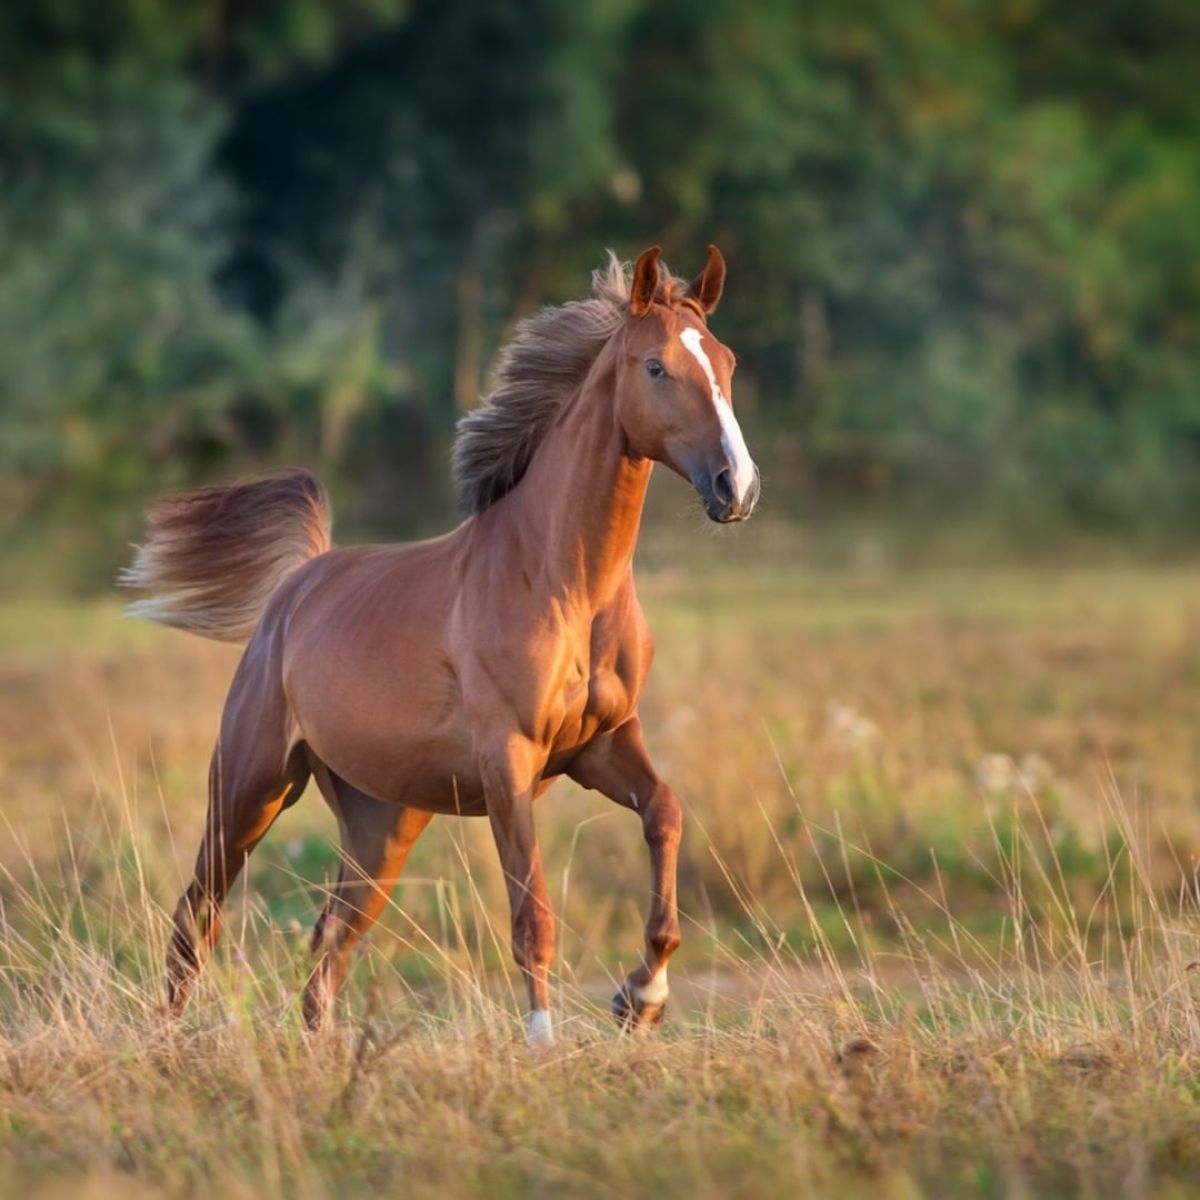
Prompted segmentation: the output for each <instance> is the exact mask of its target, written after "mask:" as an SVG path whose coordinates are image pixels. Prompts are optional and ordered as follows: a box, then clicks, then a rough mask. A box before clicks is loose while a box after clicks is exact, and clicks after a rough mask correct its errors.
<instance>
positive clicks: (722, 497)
mask: <svg viewBox="0 0 1200 1200" xmlns="http://www.w3.org/2000/svg"><path fill="white" fill-rule="evenodd" d="M696 490H697V491H698V492H699V493H700V498H701V500H703V501H704V511H705V513H706V514H707V515H708V519H709V520H710V521H716V522H717V524H718V525H729V524H731V523H732V522H734V521H744V520H745V519H746V518H747V517H748V516H750V514H751V513H752V512H754V506H755V505H756V504H757V503H758V497H759V493H760V492H761V491H762V477H761V476H760V475H759V473H758V468H757V467H755V468H754V479H753V480H752V481H751V484H750V486H749V487H748V488H747V489H746V492H745V494H744V495H742V496H737V495H736V494H735V489H734V480H733V471H732V470H731V469H730V468H729V467H728V466H725V467H722V468H721V470H719V471H718V472H717V473H716V474H715V475H714V476H713V477H712V480H711V481H710V483H709V484H708V486H707V487H697V489H696Z"/></svg>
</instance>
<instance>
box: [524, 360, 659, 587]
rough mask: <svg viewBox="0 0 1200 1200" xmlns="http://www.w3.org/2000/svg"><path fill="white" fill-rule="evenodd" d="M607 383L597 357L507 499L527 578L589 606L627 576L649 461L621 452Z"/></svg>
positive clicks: (607, 372)
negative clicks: (527, 562) (526, 559)
mask: <svg viewBox="0 0 1200 1200" xmlns="http://www.w3.org/2000/svg"><path fill="white" fill-rule="evenodd" d="M614 384H615V372H614V371H613V370H612V369H611V366H610V367H608V368H607V369H606V368H605V367H604V364H603V363H598V364H597V370H595V371H593V372H592V374H591V375H590V376H589V378H588V380H587V382H586V383H585V384H584V385H583V387H582V388H581V389H580V391H579V393H578V394H577V395H575V396H574V397H573V398H572V399H571V400H570V401H568V402H567V404H566V406H565V407H564V410H563V412H562V414H561V416H560V417H559V418H558V419H557V420H556V421H555V423H554V425H553V426H552V427H551V428H550V430H549V432H548V433H547V434H546V437H545V439H544V440H543V442H542V444H541V445H540V446H539V447H538V449H537V451H536V453H535V454H534V458H533V461H532V462H531V463H530V465H529V470H528V471H527V472H526V475H525V478H524V479H522V481H521V483H520V484H519V485H518V487H517V491H516V494H514V496H513V499H514V500H515V501H517V503H516V504H514V505H513V506H512V507H513V515H514V517H515V518H516V519H517V520H519V521H520V522H521V532H522V537H521V539H520V541H521V544H522V546H523V548H524V551H525V553H527V554H529V555H531V556H533V557H534V558H535V559H536V562H535V563H534V564H532V565H533V566H534V570H533V571H531V572H530V575H531V577H538V576H540V577H541V578H543V579H544V580H546V582H547V583H548V585H549V587H550V589H551V590H552V591H553V592H554V593H555V594H558V595H562V594H565V593H570V594H571V595H572V596H573V597H575V598H576V599H578V600H585V601H586V602H587V603H588V604H589V605H590V606H591V607H592V608H593V609H596V608H600V607H603V606H604V605H605V604H606V603H608V602H609V601H610V600H611V599H612V598H613V596H614V595H615V594H616V592H617V590H618V589H619V588H620V587H621V585H622V584H623V583H624V582H625V581H626V580H627V579H628V577H629V568H630V564H631V563H632V561H633V552H634V549H635V548H636V546H637V538H638V531H639V528H640V526H641V518H642V506H643V504H644V503H645V499H646V487H647V485H648V483H649V481H650V470H651V466H652V464H651V463H650V462H649V461H648V460H646V459H632V458H630V457H629V456H628V455H627V454H626V453H625V444H624V436H623V434H622V432H621V427H620V424H619V423H618V421H617V418H616V412H615V403H616V397H615V395H614ZM526 533H528V536H525V535H526Z"/></svg>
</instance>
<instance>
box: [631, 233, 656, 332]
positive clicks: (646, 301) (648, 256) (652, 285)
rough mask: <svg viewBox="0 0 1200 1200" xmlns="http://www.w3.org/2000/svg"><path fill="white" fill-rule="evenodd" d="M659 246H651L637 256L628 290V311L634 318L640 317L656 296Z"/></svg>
mask: <svg viewBox="0 0 1200 1200" xmlns="http://www.w3.org/2000/svg"><path fill="white" fill-rule="evenodd" d="M661 255H662V247H661V246H651V247H650V249H649V250H643V251H642V252H641V254H640V255H638V260H637V263H636V264H635V266H634V268H633V283H632V284H631V285H630V288H629V311H630V313H631V314H632V315H633V316H635V317H640V316H642V314H643V313H645V312H646V311H647V310H648V309H649V307H650V305H652V304H653V303H654V297H655V296H656V295H657V294H658V260H659V258H660V257H661Z"/></svg>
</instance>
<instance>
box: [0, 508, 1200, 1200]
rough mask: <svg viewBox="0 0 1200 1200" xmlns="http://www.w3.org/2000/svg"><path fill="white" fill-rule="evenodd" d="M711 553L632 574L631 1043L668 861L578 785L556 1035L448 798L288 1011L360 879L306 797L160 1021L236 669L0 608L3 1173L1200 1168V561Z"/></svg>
mask: <svg viewBox="0 0 1200 1200" xmlns="http://www.w3.org/2000/svg"><path fill="white" fill-rule="evenodd" d="M757 536H758V537H759V538H760V539H767V538H769V536H770V534H769V531H766V532H764V533H762V534H759V535H757ZM727 549H728V543H725V544H722V545H718V544H716V543H714V544H713V545H712V546H710V547H705V548H704V557H703V558H701V559H700V560H698V561H695V562H694V564H693V566H692V567H691V568H689V570H688V571H687V572H675V571H668V570H663V571H659V572H657V573H650V574H648V575H647V576H646V578H645V582H644V599H645V602H646V604H647V608H648V609H649V610H650V616H651V621H652V624H653V626H654V628H655V631H656V634H657V636H658V641H659V658H658V663H657V666H656V672H655V677H654V682H653V686H652V690H651V692H650V694H649V695H648V697H647V700H646V704H645V706H644V713H645V717H646V720H647V725H648V728H649V736H650V740H651V745H652V747H653V748H654V749H655V751H656V754H657V756H658V758H659V760H660V764H661V766H662V768H663V769H664V771H665V772H666V773H668V774H669V775H670V777H671V779H672V781H673V782H674V784H675V785H676V788H677V790H678V791H679V792H680V794H681V795H683V796H684V797H685V798H686V803H687V805H688V808H689V817H688V827H687V831H686V837H687V842H686V855H685V861H684V864H683V872H682V902H683V907H684V909H685V910H686V920H685V947H684V949H683V950H682V951H681V952H680V955H679V957H678V958H677V960H676V961H677V963H678V970H677V971H676V972H675V974H676V986H675V994H674V998H673V1005H674V1009H673V1016H672V1021H671V1025H670V1027H669V1029H668V1030H667V1031H665V1033H664V1034H663V1035H662V1036H660V1037H655V1038H636V1039H628V1038H624V1039H623V1038H620V1037H618V1036H616V1034H615V1033H614V1032H613V1031H612V1030H611V1029H610V1028H609V1024H608V1020H607V1017H606V1013H605V1009H606V1003H607V997H608V995H609V993H610V992H611V990H612V983H613V981H614V980H615V979H616V978H617V977H619V974H620V972H621V970H622V968H623V966H624V965H627V964H628V962H629V960H630V959H631V958H632V957H633V956H635V955H636V953H637V949H638V945H639V932H640V923H641V919H642V909H643V905H644V895H645V890H646V864H645V855H644V851H643V849H642V847H641V845H640V837H639V833H638V830H637V828H636V823H635V822H633V821H632V820H631V819H630V818H629V816H628V814H623V813H620V812H618V811H617V810H615V809H612V808H611V807H609V806H606V805H605V804H604V802H603V801H600V800H598V799H596V798H594V797H589V796H585V795H583V794H580V793H578V792H573V791H572V790H571V789H570V788H569V787H566V786H562V787H560V789H556V791H555V792H554V793H552V794H551V796H550V797H548V798H547V799H546V800H545V801H544V802H543V803H542V805H541V811H540V818H539V819H540V829H541V833H542V838H543V842H544V845H545V851H546V860H547V863H548V867H549V869H550V872H551V884H552V891H553V892H554V894H555V895H556V896H557V898H558V900H559V909H560V913H561V915H562V919H563V920H562V924H563V932H562V945H561V952H560V962H559V969H558V979H557V984H556V988H557V994H558V1000H559V1005H560V1031H561V1034H562V1038H561V1042H562V1044H561V1046H560V1049H559V1050H558V1051H557V1052H555V1053H553V1054H552V1055H549V1056H546V1057H542V1058H531V1057H530V1056H528V1055H527V1054H526V1053H525V1052H524V1050H523V1049H522V1047H521V1045H520V1042H519V1035H520V1024H519V1010H520V1003H519V998H518V996H517V994H516V987H515V980H514V979H513V975H512V972H511V971H510V970H509V969H508V966H507V955H506V953H505V951H504V945H505V942H506V937H505V935H504V932H503V927H504V920H505V918H504V902H503V893H502V888H501V886H500V880H499V877H498V871H497V868H496V866H495V864H494V861H493V858H494V855H493V854H492V852H491V849H490V847H489V845H488V839H487V830H486V826H485V824H483V823H478V822H474V823H473V822H453V821H441V822H437V823H435V825H434V827H433V828H432V829H431V831H430V833H429V835H427V837H426V839H425V840H423V841H422V843H421V844H420V845H419V847H418V850H417V852H416V853H415V854H414V858H413V862H412V864H411V866H410V870H409V873H408V875H407V877H406V879H405V881H404V882H403V883H402V884H401V886H400V888H399V889H398V890H397V893H396V899H395V904H394V906H393V909H392V911H391V912H390V913H389V914H388V916H387V918H386V920H385V921H384V922H383V923H382V925H381V927H380V928H379V930H378V931H377V932H376V933H375V934H373V935H372V938H371V940H370V944H369V947H368V948H367V949H366V950H365V952H364V953H362V954H361V955H360V957H359V960H358V965H357V968H356V971H355V976H354V979H353V980H352V983H351V986H350V988H349V990H348V996H347V1002H346V1004H345V1006H344V1008H343V1019H342V1022H341V1024H340V1026H339V1028H338V1029H337V1031H336V1032H334V1033H332V1034H331V1035H329V1036H326V1037H322V1038H318V1039H312V1038H309V1037H306V1036H304V1035H303V1034H301V1033H300V1031H299V1028H298V1020H297V1012H296V1003H295V995H296V989H297V986H298V984H299V983H300V981H301V980H302V978H303V973H304V957H305V956H304V946H305V942H306V938H307V931H308V926H310V925H311V921H312V918H313V916H314V915H315V911H316V908H317V906H318V904H319V901H320V890H321V887H322V886H323V884H324V882H325V880H326V879H327V878H328V877H329V875H330V873H331V872H332V871H333V869H334V867H335V864H336V856H335V852H334V851H333V850H332V848H331V847H330V846H329V844H328V837H329V836H331V835H332V832H333V825H332V822H331V821H330V820H329V818H328V817H327V815H326V814H325V813H324V811H323V809H322V806H321V804H320V801H319V798H318V797H317V796H316V793H315V792H313V793H311V794H309V795H308V796H306V798H305V800H304V801H303V802H302V803H301V804H300V805H298V806H297V808H295V809H293V810H291V811H290V812H289V813H288V814H286V815H285V817H284V818H283V819H282V820H281V821H280V823H279V825H278V826H277V828H276V829H275V830H274V831H273V832H272V834H271V835H270V837H269V838H268V841H267V843H265V844H264V846H263V848H262V849H261V850H260V851H259V853H258V854H257V855H256V856H255V859H254V860H253V862H252V865H251V869H250V871H249V873H248V875H249V882H248V887H247V888H246V889H245V891H244V892H239V895H238V897H237V899H236V900H235V903H234V905H233V907H232V912H231V921H230V930H229V934H230V936H229V937H228V939H227V941H226V943H225V945H224V946H223V949H222V951H221V953H220V954H219V955H218V956H217V958H216V960H215V961H214V963H213V964H212V969H211V970H210V971H209V972H208V973H207V974H206V976H205V979H204V983H203V986H202V988H201V989H200V992H199V994H198V997H197V1000H198V1002H197V1004H196V1005H195V1006H194V1008H193V1010H192V1012H191V1013H190V1014H189V1016H188V1018H187V1020H186V1021H185V1022H184V1023H183V1025H181V1026H179V1027H171V1026H169V1025H167V1024H166V1023H164V1022H163V1021H162V1019H161V1016H160V1014H159V1011H158V1004H159V990H158V964H159V962H160V959H161V949H162V943H163V938H164V930H165V924H166V922H165V911H164V910H166V909H167V908H169V906H170V905H171V903H173V900H174V898H175V895H176V893H177V892H178V890H179V887H180V884H181V879H182V876H183V873H184V871H185V870H186V867H187V864H188V862H189V860H190V858H191V855H192V852H193V850H194V846H195V842H196V839H197V837H198V833H199V828H200V824H201V821H202V819H203V798H202V795H201V785H202V781H203V779H204V769H205V762H206V759H207V754H208V751H209V747H210V742H211V738H212V734H213V731H214V728H215V724H216V720H217V716H218V712H219V707H220V702H221V697H222V694H223V690H224V687H225V684H226V682H227V680H228V676H229V673H230V670H231V667H232V663H233V656H232V654H231V652H230V651H229V650H228V649H227V648H223V647H218V646H212V645H208V644H205V643H202V642H199V641H195V640H190V639H188V638H186V637H185V636H183V635H177V634H169V633H164V632H160V631H157V630H153V629H149V628H143V627H139V626H135V625H130V624H122V623H120V622H118V621H117V620H116V609H115V607H114V606H112V605H109V604H103V603H101V604H90V605H76V604H66V603H62V604H47V605H37V606H35V605H32V604H29V603H23V604H20V605H17V604H9V605H7V606H4V607H2V608H0V663H2V666H0V727H3V728H4V729H5V730H6V731H7V733H6V738H5V742H4V745H3V750H2V752H0V783H2V784H3V789H4V795H5V798H6V799H5V806H4V818H5V827H4V829H3V831H2V832H0V871H2V875H0V901H2V904H3V914H2V917H3V923H2V926H0V936H2V942H0V968H2V973H0V1047H2V1050H3V1059H2V1062H0V1186H3V1187H4V1189H5V1190H6V1191H8V1192H11V1193H13V1194H28V1193H30V1192H35V1193H39V1194H46V1195H57V1194H59V1193H60V1192H61V1193H62V1194H63V1195H66V1194H68V1193H69V1194H71V1195H77V1194H79V1193H80V1191H81V1190H82V1191H83V1192H84V1194H89V1193H90V1194H93V1195H96V1196H108V1195H111V1194H114V1193H121V1194H124V1195H126V1196H135V1197H136V1196H141V1195H147V1196H152V1195H159V1194H170V1195H175V1194H197V1193H208V1192H212V1191H215V1192H219V1193H221V1194H232V1195H239V1194H246V1195H250V1194H253V1195H263V1194H266V1195H302V1196H309V1195H311V1196H327V1195H328V1196H332V1195H338V1196H342V1195H356V1194H365V1193H379V1192H384V1193H394V1192H399V1193H402V1194H405V1195H414V1196H423V1195H430V1196H432V1195H445V1194H468V1195H476V1194H479V1195H483V1194H486V1195H488V1196H495V1195H499V1196H503V1195H507V1194H512V1195H518V1194H520V1195H527V1194H529V1193H530V1192H535V1193H537V1194H563V1195H584V1196H589V1195H596V1196H601V1195H603V1196H609V1195H612V1194H614V1193H636V1194H641V1193H647V1194H649V1193H652V1192H653V1193H656V1194H663V1193H669V1194H675V1193H680V1194H688V1195H690V1196H693V1197H707V1196H726V1195H730V1194H732V1195H744V1196H751V1195H764V1194H767V1195H777V1194H780V1195H785V1194H831V1195H834V1194H836V1195H850V1196H854V1195H864V1196H866V1195H870V1196H873V1197H893V1196H895V1197H908V1196H914V1195H924V1194H928V1195H936V1196H990V1195H1061V1194H1076V1193H1078V1194H1084V1195H1110V1194H1121V1195H1129V1196H1150V1195H1154V1196H1169V1195H1180V1196H1183V1195H1190V1194H1193V1193H1194V1191H1195V1189H1196V1188H1197V1187H1198V1186H1200V1087H1198V1084H1200V1058H1198V1055H1200V1013H1198V1010H1197V1007H1196V1005H1197V1000H1198V999H1200V990H1198V989H1200V970H1197V971H1193V970H1192V969H1191V967H1192V965H1193V964H1194V963H1195V962H1196V960H1200V941H1198V938H1197V934H1198V933H1200V922H1197V921H1196V919H1195V907H1196V905H1195V880H1194V871H1193V857H1192V855H1193V851H1194V849H1195V848H1196V847H1197V846H1198V845H1200V824H1198V813H1200V806H1198V805H1197V798H1198V797H1197V794H1196V793H1197V782H1196V781H1197V778H1198V773H1197V766H1198V765H1200V764H1198V762H1197V760H1198V758H1200V739H1198V738H1197V729H1198V727H1200V721H1198V718H1200V638H1198V637H1197V632H1198V630H1200V573H1197V572H1194V571H1192V570H1188V569H1175V570H1162V569H1158V570H1154V571H1133V570H1119V569H1113V568H1109V569H1105V570H1096V571H1083V570H1075V571H1068V570H1062V571H1054V572H1051V571H1043V572H1033V571H1019V570H1011V571H1006V570H989V571H985V572H962V573H955V572H925V573H921V574H919V575H912V576H898V575H891V574H887V573H883V572H872V571H862V572H848V571H842V572H837V573H831V574H825V575H822V574H811V573H806V572H804V571H801V570H799V569H794V568H791V567H788V566H787V565H786V554H785V553H784V551H785V550H786V543H785V544H783V545H782V546H781V547H779V548H776V549H775V550H774V552H772V553H771V554H770V556H769V557H770V559H771V560H772V561H775V562H776V563H777V564H778V565H777V566H776V567H775V568H774V569H772V570H771V571H769V572H767V571H764V570H762V568H761V567H759V568H755V567H753V566H752V565H748V564H752V563H753V562H755V561H757V562H761V561H764V559H765V558H767V557H768V556H767V555H764V553H763V551H764V546H763V544H762V542H761V541H760V542H759V544H758V545H757V546H755V547H752V548H751V549H750V550H748V551H747V552H746V554H745V560H744V561H743V562H735V561H730V560H729V558H728V557H727ZM768 549H770V547H768ZM723 559H724V562H723V564H722V560H723ZM39 1189H40V1192H39Z"/></svg>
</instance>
